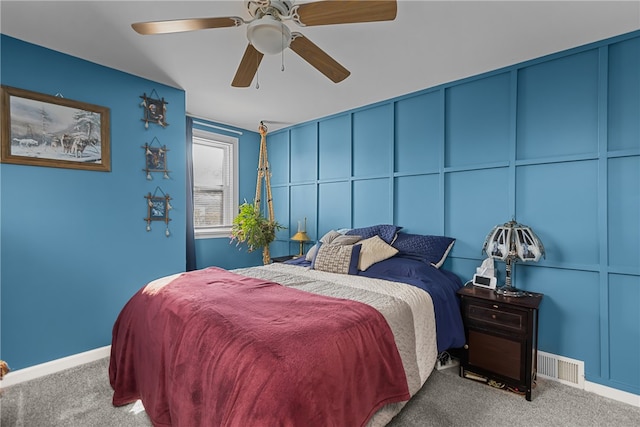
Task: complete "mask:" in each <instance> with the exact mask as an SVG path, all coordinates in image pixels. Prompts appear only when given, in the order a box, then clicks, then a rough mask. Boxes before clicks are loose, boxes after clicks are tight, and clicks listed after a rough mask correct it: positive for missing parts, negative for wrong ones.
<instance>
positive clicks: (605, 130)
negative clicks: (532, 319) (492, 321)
mask: <svg viewBox="0 0 640 427" xmlns="http://www.w3.org/2000/svg"><path fill="white" fill-rule="evenodd" d="M639 117H640V33H637V32H636V33H633V34H629V35H626V36H622V37H618V38H615V39H611V40H606V41H602V42H599V43H596V44H592V45H589V46H585V47H582V48H577V49H573V50H571V51H567V52H562V53H559V54H555V55H552V56H548V57H544V58H540V59H537V60H533V61H529V62H527V63H523V64H519V65H516V66H512V67H509V68H505V69H501V70H496V71H494V72H491V73H487V74H483V75H479V76H475V77H472V78H468V79H465V80H462V81H457V82H453V83H450V84H445V85H442V86H438V87H434V88H430V89H427V90H424V91H421V92H418V93H413V94H410V95H407V96H403V97H399V98H396V99H392V100H389V101H385V102H380V103H377V104H374V105H370V106H367V107H364V108H359V109H355V110H352V111H348V112H344V113H339V114H335V115H333V116H330V117H327V118H324V119H320V120H316V121H312V122H308V123H303V124H300V125H296V126H294V127H291V128H287V129H284V130H282V131H279V132H276V133H274V134H272V135H270V136H269V138H268V140H269V150H270V151H269V156H270V159H271V165H272V171H273V178H272V184H273V194H274V200H275V203H276V206H275V207H276V218H277V219H278V221H280V222H282V223H284V224H286V225H288V226H289V227H290V229H295V227H296V224H297V221H298V220H301V219H303V218H304V217H307V219H308V227H307V231H308V234H309V236H310V237H311V238H312V239H313V240H317V239H318V238H319V237H321V236H322V235H323V234H324V233H326V232H327V231H329V230H330V229H336V228H341V227H359V226H366V225H372V224H375V223H394V224H397V225H400V226H403V227H404V230H405V231H407V232H413V233H424V234H444V235H448V236H452V237H455V238H457V242H456V244H455V246H454V249H453V251H452V253H451V255H450V256H449V258H448V260H447V263H446V264H445V267H446V268H448V269H451V270H453V271H455V272H456V273H457V274H458V275H459V276H461V278H463V279H464V280H465V281H466V280H468V279H469V278H470V277H471V276H472V274H473V273H474V272H475V267H476V266H477V265H478V264H479V263H480V262H481V260H482V258H483V257H482V254H481V248H482V244H483V242H484V238H485V236H486V234H487V233H488V232H489V231H490V230H491V228H492V227H493V226H494V225H496V224H498V223H503V222H506V221H509V220H510V219H512V217H515V218H516V219H517V220H518V221H519V222H521V223H524V224H527V225H530V226H531V227H532V228H533V229H534V231H535V232H536V233H537V234H538V235H539V237H540V238H541V240H542V242H543V243H544V244H545V247H546V250H547V257H546V259H545V260H542V261H541V262H539V263H537V264H526V265H517V266H516V268H515V272H514V273H515V275H514V283H515V284H516V286H518V287H520V288H523V289H526V290H530V291H535V292H542V293H544V294H545V297H544V300H543V302H542V305H541V309H540V334H539V340H540V342H539V348H540V349H541V350H543V351H546V352H550V353H554V354H558V355H562V356H566V357H570V358H575V359H578V360H583V361H585V370H586V379H587V380H588V381H592V382H596V383H600V384H603V385H606V386H609V387H613V388H617V389H620V390H624V391H628V392H632V393H636V394H640V364H639V363H638V361H639V360H640V314H639V313H640V310H638V307H639V305H640V188H639V186H640V172H639V171H640V120H639V119H638V118H639ZM290 235H291V231H289V230H285V231H281V232H280V233H279V234H278V239H279V240H278V241H277V242H275V243H274V244H273V245H272V252H273V253H274V255H282V254H287V253H296V252H297V247H296V245H295V244H292V243H291V242H290V241H289V238H290ZM498 268H500V269H501V270H504V264H501V263H498ZM499 280H504V278H503V277H499Z"/></svg>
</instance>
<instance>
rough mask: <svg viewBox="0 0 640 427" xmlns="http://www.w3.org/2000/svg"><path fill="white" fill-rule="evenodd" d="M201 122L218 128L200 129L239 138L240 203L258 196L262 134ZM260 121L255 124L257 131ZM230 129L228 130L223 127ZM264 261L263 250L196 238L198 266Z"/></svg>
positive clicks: (246, 264) (236, 265)
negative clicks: (252, 250)
mask: <svg viewBox="0 0 640 427" xmlns="http://www.w3.org/2000/svg"><path fill="white" fill-rule="evenodd" d="M198 121H199V122H204V123H210V124H212V125H214V126H216V127H215V128H210V127H207V126H199V125H198V124H194V127H195V128H197V129H201V130H205V131H208V132H213V133H218V134H222V135H226V136H230V137H233V138H238V150H239V154H238V163H239V169H240V170H239V171H238V176H239V179H240V184H239V188H238V195H239V197H238V199H239V202H240V203H242V202H243V201H245V200H247V201H249V202H253V199H254V197H255V195H256V179H257V177H258V176H257V170H258V156H259V154H260V134H259V133H258V132H254V131H247V130H244V129H239V128H236V127H233V126H228V125H221V124H219V123H215V122H210V121H207V120H201V119H198ZM257 127H258V124H257V123H256V130H257ZM221 128H224V129H228V130H229V131H225V130H222V129H221ZM260 264H262V251H254V252H252V253H247V246H246V245H239V246H236V243H235V242H231V241H230V239H229V238H227V237H219V238H210V239H197V240H196V267H197V268H206V267H210V266H216V267H222V268H226V269H232V268H241V267H250V266H253V265H260Z"/></svg>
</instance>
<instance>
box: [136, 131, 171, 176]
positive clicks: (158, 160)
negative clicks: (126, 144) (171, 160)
mask: <svg viewBox="0 0 640 427" xmlns="http://www.w3.org/2000/svg"><path fill="white" fill-rule="evenodd" d="M156 142H157V145H156V146H154V143H156ZM142 148H143V149H144V164H145V168H144V169H143V171H145V172H146V174H147V179H148V180H149V181H151V180H152V179H153V177H152V176H151V172H162V173H163V178H164V179H169V169H167V151H169V149H168V148H167V146H166V145H162V146H160V143H159V142H158V139H157V138H155V137H154V138H153V140H152V141H151V142H150V143H145V144H144V145H143V146H142Z"/></svg>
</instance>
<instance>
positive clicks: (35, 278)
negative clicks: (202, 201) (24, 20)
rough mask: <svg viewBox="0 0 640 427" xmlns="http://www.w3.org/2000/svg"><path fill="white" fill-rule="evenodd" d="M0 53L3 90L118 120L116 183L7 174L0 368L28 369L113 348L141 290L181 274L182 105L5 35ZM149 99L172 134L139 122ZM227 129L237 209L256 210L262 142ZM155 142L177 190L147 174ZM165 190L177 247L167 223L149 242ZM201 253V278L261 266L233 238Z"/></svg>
mask: <svg viewBox="0 0 640 427" xmlns="http://www.w3.org/2000/svg"><path fill="white" fill-rule="evenodd" d="M0 43H1V54H2V57H1V64H2V68H1V70H0V71H1V77H2V81H1V83H2V84H3V85H7V86H12V87H18V88H21V89H27V90H31V91H34V92H39V93H45V94H57V93H60V94H62V95H63V96H64V97H65V98H68V99H73V100H77V101H82V102H87V103H91V104H96V105H101V106H105V107H108V108H109V109H110V118H111V132H110V135H111V172H89V171H78V170H70V169H57V168H45V167H34V166H19V165H11V164H0V189H1V192H0V208H1V210H0V231H1V233H2V240H1V243H0V281H1V282H0V286H1V292H0V298H1V300H0V304H1V306H0V310H1V314H0V316H1V318H0V320H1V323H0V324H1V328H2V329H1V330H0V336H1V341H0V357H1V358H2V359H3V360H6V361H8V362H9V364H10V366H11V367H12V368H13V369H21V368H24V367H28V366H32V365H35V364H39V363H43V362H47V361H50V360H54V359H58V358H61V357H65V356H69V355H72V354H76V353H79V352H83V351H87V350H92V349H95V348H98V347H102V346H105V345H109V344H110V343H111V328H112V327H113V323H114V321H115V319H116V317H117V315H118V313H119V312H120V310H121V309H122V307H123V306H124V304H125V303H126V302H127V301H128V299H129V298H130V297H131V296H132V295H133V294H134V293H135V292H136V291H137V290H138V289H139V288H140V287H141V286H143V285H144V284H146V283H147V282H148V281H150V280H153V279H155V278H158V277H161V276H164V275H167V274H173V273H175V272H179V271H184V269H185V184H186V183H185V161H186V159H185V149H184V141H185V134H186V128H185V123H186V119H185V117H186V113H185V93H184V91H183V90H180V89H176V88H172V87H168V86H165V85H162V84H159V83H157V82H153V81H149V80H146V79H142V78H139V77H136V76H133V75H130V74H126V73H122V72H120V71H116V70H113V69H111V68H107V67H103V66H100V65H97V64H94V63H90V62H87V61H83V60H81V59H78V58H74V57H71V56H68V55H65V54H61V53H59V52H55V51H52V50H49V49H45V48H42V47H39V46H36V45H33V44H29V43H25V42H23V41H20V40H17V39H15V38H12V37H8V36H5V35H2V36H1V39H0ZM152 90H155V91H156V93H157V94H158V96H160V97H164V98H165V100H167V101H168V103H169V104H168V117H167V122H168V123H169V126H167V127H166V128H161V127H160V126H157V125H153V124H152V125H150V127H149V129H148V130H146V129H145V128H144V123H143V122H142V121H141V119H142V117H143V110H142V108H141V107H140V101H141V99H140V98H139V96H140V95H142V94H143V93H146V94H147V95H150V94H151V91H152ZM154 95H155V94H154ZM211 124H213V125H217V126H220V125H219V124H217V123H215V122H211ZM224 127H227V128H229V129H230V130H231V132H232V133H231V134H230V135H232V136H238V135H237V133H236V132H238V131H240V132H241V133H242V135H241V136H239V150H240V153H239V161H240V200H243V199H245V198H246V199H247V200H252V199H253V197H254V193H255V182H256V165H257V159H258V152H259V142H260V136H259V134H258V133H257V132H254V131H245V130H240V129H236V128H233V127H228V126H224ZM256 127H257V124H256ZM234 131H235V132H234ZM217 132H220V133H225V132H224V131H219V130H217ZM154 137H156V138H157V139H158V141H159V142H160V143H161V144H163V145H166V146H167V148H168V149H169V150H170V151H169V152H168V155H167V165H168V168H169V169H170V171H171V172H170V179H168V180H167V179H162V176H161V175H160V174H153V175H154V179H153V180H152V181H147V180H146V179H145V173H144V172H143V171H142V169H143V168H144V151H143V150H142V148H141V146H142V145H144V144H145V143H146V142H147V143H150V142H151V141H152V140H153V138H154ZM158 186H159V187H160V188H161V189H162V190H163V191H164V192H165V193H167V194H169V195H170V196H171V197H172V200H171V204H172V206H173V210H171V211H170V218H171V222H170V225H169V228H170V230H171V233H172V234H171V237H169V238H167V237H166V236H165V235H164V226H163V225H162V224H161V223H152V231H151V232H147V231H145V222H144V221H143V218H145V217H146V214H147V211H146V205H145V202H146V199H144V196H145V195H146V194H147V193H149V192H151V193H153V192H154V191H155V189H156V187H158ZM196 251H197V265H198V267H199V268H202V267H205V266H209V265H218V266H221V267H224V268H236V267H243V266H248V265H257V264H259V263H261V259H262V258H261V255H260V254H258V253H253V254H247V253H246V252H245V251H244V250H238V248H236V247H235V246H232V245H229V239H226V238H222V239H203V240H197V241H196Z"/></svg>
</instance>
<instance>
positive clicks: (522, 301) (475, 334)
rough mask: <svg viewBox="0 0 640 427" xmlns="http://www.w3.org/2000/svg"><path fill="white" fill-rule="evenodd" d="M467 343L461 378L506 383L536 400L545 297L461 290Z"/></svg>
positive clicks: (480, 290) (478, 288)
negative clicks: (540, 312)
mask: <svg viewBox="0 0 640 427" xmlns="http://www.w3.org/2000/svg"><path fill="white" fill-rule="evenodd" d="M458 295H460V298H461V300H462V319H463V322H464V330H465V337H466V340H467V344H466V345H465V347H464V348H465V349H464V351H463V353H462V360H461V361H460V362H461V363H460V376H461V377H464V378H469V379H473V380H477V381H482V382H485V383H488V384H491V385H496V384H504V386H506V387H508V388H511V389H515V390H517V391H519V392H522V393H524V394H525V396H526V399H527V400H529V401H531V389H532V385H533V381H534V380H535V378H536V368H537V366H536V364H537V358H538V306H539V305H540V302H541V301H542V297H543V295H542V294H538V293H530V294H529V295H528V296H524V297H504V296H501V295H497V294H496V293H495V292H494V291H493V290H491V289H484V288H480V287H476V286H473V285H467V286H465V287H463V288H461V289H460V290H459V291H458Z"/></svg>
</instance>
